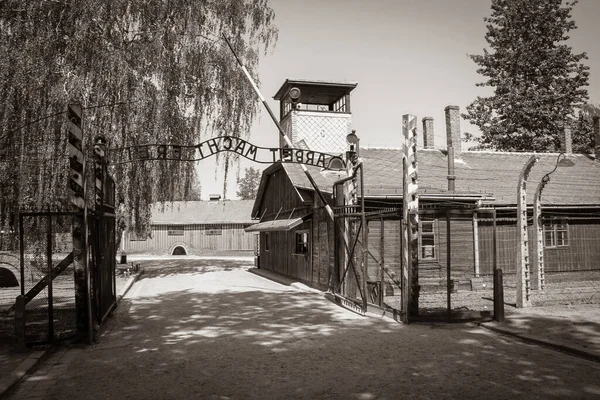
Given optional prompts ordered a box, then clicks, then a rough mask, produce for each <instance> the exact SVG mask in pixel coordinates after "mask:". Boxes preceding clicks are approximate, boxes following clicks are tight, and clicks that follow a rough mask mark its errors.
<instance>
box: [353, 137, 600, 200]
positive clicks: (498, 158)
mask: <svg viewBox="0 0 600 400" xmlns="http://www.w3.org/2000/svg"><path fill="white" fill-rule="evenodd" d="M532 155H536V156H537V157H539V161H538V162H537V163H536V164H535V165H534V166H533V168H532V170H531V173H530V175H529V179H528V189H529V193H531V195H529V196H528V198H527V201H528V203H530V204H531V203H533V193H535V190H536V188H537V185H538V183H539V182H540V180H541V179H542V177H543V176H544V175H545V174H547V173H549V172H551V171H552V170H553V169H554V167H555V166H556V162H557V158H558V153H502V152H491V151H466V152H462V153H460V154H457V155H455V161H454V167H455V175H456V180H455V189H456V193H480V194H482V195H489V196H492V197H493V198H495V201H494V204H497V205H515V204H516V203H517V185H518V180H519V175H520V173H521V170H522V168H523V165H524V164H525V163H526V162H527V160H528V159H529V158H530V157H531V156H532ZM360 156H361V157H362V158H363V159H364V160H365V177H364V180H365V192H366V195H367V196H368V195H392V194H400V195H401V194H402V152H401V150H399V149H375V148H373V149H368V148H367V149H361V153H360ZM561 158H562V157H561ZM567 160H568V161H567V162H561V163H560V164H569V165H570V166H560V165H559V167H558V168H557V169H556V171H554V172H553V173H552V174H551V175H550V182H549V183H548V184H547V186H546V187H545V189H544V192H543V195H542V204H545V205H561V206H575V205H595V206H598V205H600V163H599V162H596V161H594V160H591V159H590V158H589V157H588V156H586V155H582V154H570V155H568V156H567ZM417 163H418V177H419V193H421V194H448V193H449V192H448V190H447V188H448V178H447V176H448V159H447V156H446V152H445V151H441V150H426V149H419V150H418V151H417Z"/></svg>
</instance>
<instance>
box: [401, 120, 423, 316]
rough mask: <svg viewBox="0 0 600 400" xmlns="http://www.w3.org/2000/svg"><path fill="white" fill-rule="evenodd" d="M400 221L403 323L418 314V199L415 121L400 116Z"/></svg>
mask: <svg viewBox="0 0 600 400" xmlns="http://www.w3.org/2000/svg"><path fill="white" fill-rule="evenodd" d="M402 135H403V137H404V141H403V146H402V150H403V156H402V165H403V177H402V178H403V182H402V188H403V189H402V190H403V192H402V198H403V207H402V209H403V218H402V261H403V263H402V311H403V313H404V318H405V319H406V321H405V322H408V317H409V316H410V315H418V314H419V261H418V254H419V245H418V243H419V242H418V241H419V214H418V212H419V196H418V194H417V190H418V188H419V185H418V176H417V117H416V116H414V115H411V114H405V115H403V116H402Z"/></svg>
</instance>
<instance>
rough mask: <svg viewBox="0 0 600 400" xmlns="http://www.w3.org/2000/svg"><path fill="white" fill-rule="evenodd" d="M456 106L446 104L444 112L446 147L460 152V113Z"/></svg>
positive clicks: (457, 152) (456, 152)
mask: <svg viewBox="0 0 600 400" xmlns="http://www.w3.org/2000/svg"><path fill="white" fill-rule="evenodd" d="M459 110H460V109H459V107H458V106H448V107H446V108H445V109H444V111H445V112H446V140H447V144H448V147H453V148H454V153H455V154H457V155H458V154H460V153H461V140H460V113H459Z"/></svg>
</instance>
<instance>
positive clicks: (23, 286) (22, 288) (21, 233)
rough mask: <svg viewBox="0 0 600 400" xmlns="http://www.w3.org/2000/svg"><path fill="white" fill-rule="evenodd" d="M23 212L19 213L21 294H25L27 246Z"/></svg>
mask: <svg viewBox="0 0 600 400" xmlns="http://www.w3.org/2000/svg"><path fill="white" fill-rule="evenodd" d="M23 237H24V235H23V214H21V213H19V253H20V259H21V260H20V264H21V296H25V246H24V243H23Z"/></svg>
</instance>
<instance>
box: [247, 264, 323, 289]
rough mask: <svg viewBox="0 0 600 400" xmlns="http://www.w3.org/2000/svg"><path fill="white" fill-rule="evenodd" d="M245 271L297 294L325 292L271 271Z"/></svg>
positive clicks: (251, 269) (252, 269)
mask: <svg viewBox="0 0 600 400" xmlns="http://www.w3.org/2000/svg"><path fill="white" fill-rule="evenodd" d="M247 271H248V272H250V273H251V274H254V275H256V276H260V277H261V278H264V279H268V280H270V281H273V282H277V283H279V284H281V285H284V286H289V287H291V288H293V289H296V290H297V291H299V292H303V293H314V294H320V295H324V294H325V292H323V291H321V290H319V289H315V288H312V287H310V286H307V285H305V284H303V283H301V282H298V281H297V280H295V279H291V278H286V277H285V276H281V275H279V274H276V273H274V272H271V271H267V270H264V269H260V268H249V269H248V270H247Z"/></svg>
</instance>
